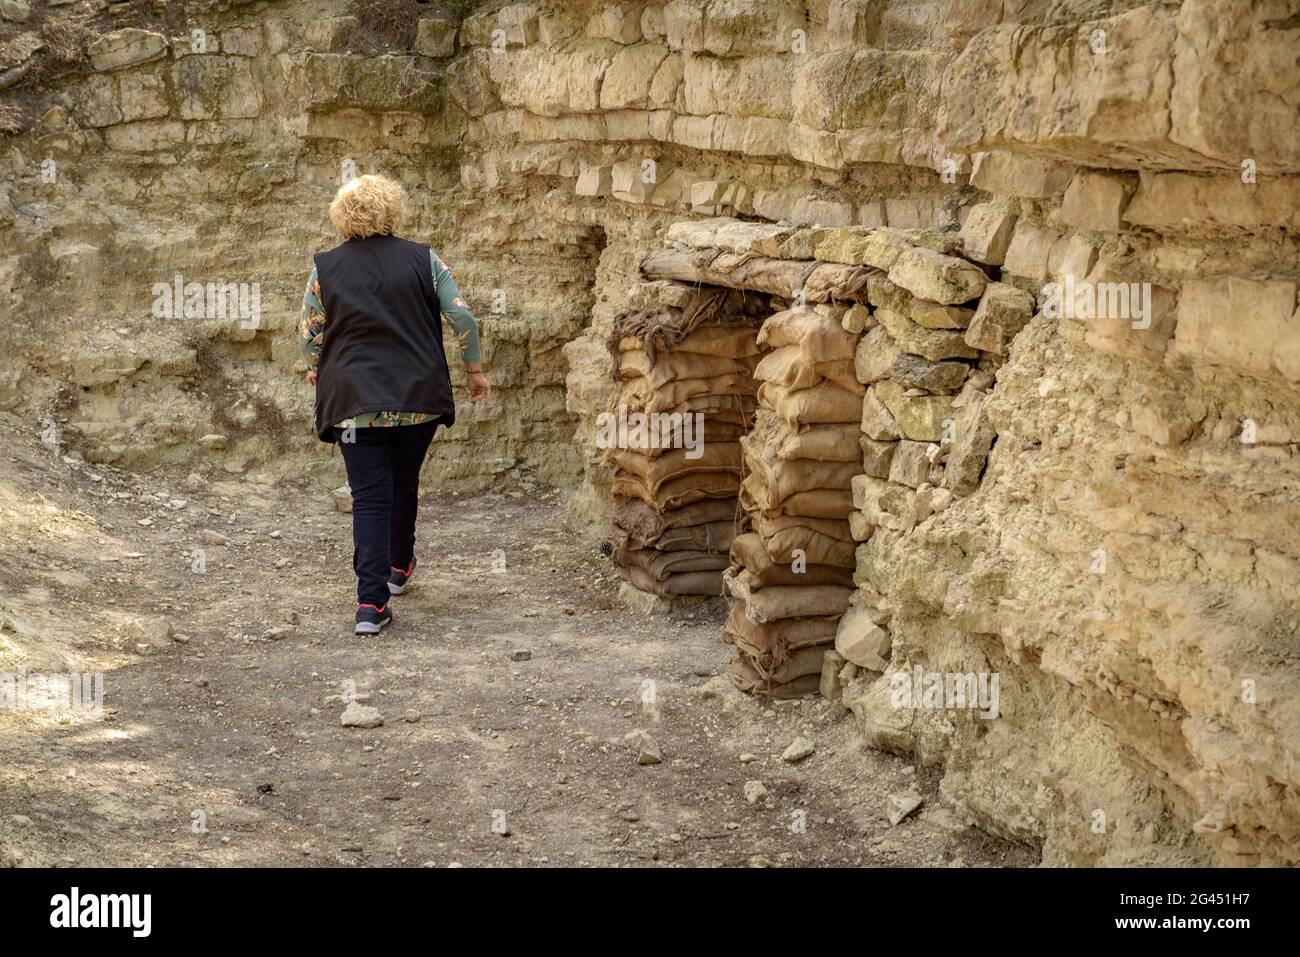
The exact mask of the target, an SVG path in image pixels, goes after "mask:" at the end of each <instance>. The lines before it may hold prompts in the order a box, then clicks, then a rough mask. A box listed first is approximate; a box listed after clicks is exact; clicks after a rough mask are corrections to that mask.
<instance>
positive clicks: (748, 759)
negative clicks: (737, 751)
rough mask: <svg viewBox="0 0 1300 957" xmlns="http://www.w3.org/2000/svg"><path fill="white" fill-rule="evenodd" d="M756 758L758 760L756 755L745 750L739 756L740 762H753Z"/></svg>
mask: <svg viewBox="0 0 1300 957" xmlns="http://www.w3.org/2000/svg"><path fill="white" fill-rule="evenodd" d="M757 760H758V755H756V754H750V753H749V752H748V751H746V752H745V753H744V754H742V755H741V756H740V763H741V764H753V763H754V762H755V761H757Z"/></svg>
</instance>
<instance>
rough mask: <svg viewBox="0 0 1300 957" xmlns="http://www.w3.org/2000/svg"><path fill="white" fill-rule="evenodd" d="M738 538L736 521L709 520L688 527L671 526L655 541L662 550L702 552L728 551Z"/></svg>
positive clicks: (656, 545) (655, 544)
mask: <svg viewBox="0 0 1300 957" xmlns="http://www.w3.org/2000/svg"><path fill="white" fill-rule="evenodd" d="M735 540H736V523H735V522H709V523H708V524H707V525H691V526H688V527H686V528H670V529H668V530H667V531H665V532H664V533H663V534H662V535H660V536H659V538H658V539H657V540H656V541H655V543H654V547H655V548H657V549H659V550H660V551H661V552H673V551H680V550H683V549H691V550H694V551H700V552H727V551H729V550H730V548H731V544H732V542H734V541H735Z"/></svg>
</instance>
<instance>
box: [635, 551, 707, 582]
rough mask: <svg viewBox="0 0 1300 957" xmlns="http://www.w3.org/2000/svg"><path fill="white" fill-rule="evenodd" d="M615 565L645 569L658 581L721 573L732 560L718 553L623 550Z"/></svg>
mask: <svg viewBox="0 0 1300 957" xmlns="http://www.w3.org/2000/svg"><path fill="white" fill-rule="evenodd" d="M614 564H616V565H619V566H621V567H624V568H643V569H645V570H646V571H647V572H649V573H650V574H651V575H652V576H653V577H654V578H655V580H656V581H663V580H664V579H665V578H667V577H668V576H669V575H674V574H681V573H682V572H720V571H723V570H724V569H726V567H727V566H728V565H729V564H731V560H730V559H729V558H728V557H727V556H726V555H722V554H719V553H718V552H693V551H681V552H661V551H656V550H655V549H653V548H635V549H621V550H619V551H617V552H615V553H614Z"/></svg>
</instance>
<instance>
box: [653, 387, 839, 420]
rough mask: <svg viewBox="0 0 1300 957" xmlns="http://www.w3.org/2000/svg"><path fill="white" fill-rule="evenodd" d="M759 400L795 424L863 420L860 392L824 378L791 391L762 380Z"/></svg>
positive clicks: (759, 388) (761, 403)
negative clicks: (841, 386) (858, 393)
mask: <svg viewBox="0 0 1300 957" xmlns="http://www.w3.org/2000/svg"><path fill="white" fill-rule="evenodd" d="M674 384H676V383H674ZM758 402H759V404H760V405H763V406H766V407H767V408H769V409H771V410H772V411H773V412H775V413H776V414H777V415H779V416H780V417H781V418H783V419H785V420H786V421H787V422H793V423H797V424H810V423H816V422H861V421H862V396H860V395H855V394H854V393H852V392H850V391H849V390H848V389H841V388H840V387H839V386H837V385H836V384H835V383H833V382H830V381H826V380H823V381H822V382H821V383H820V384H818V385H815V386H812V387H811V388H808V389H797V390H795V391H793V392H791V391H790V390H788V389H786V388H784V387H783V386H780V385H777V384H776V383H775V382H764V383H762V384H761V385H760V386H759V387H758Z"/></svg>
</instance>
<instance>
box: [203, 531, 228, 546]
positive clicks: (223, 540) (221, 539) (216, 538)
mask: <svg viewBox="0 0 1300 957" xmlns="http://www.w3.org/2000/svg"><path fill="white" fill-rule="evenodd" d="M199 541H201V542H202V543H203V544H204V545H229V544H230V537H229V536H227V535H222V534H221V533H220V532H214V531H213V530H212V529H210V528H205V529H204V530H203V531H201V532H199Z"/></svg>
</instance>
